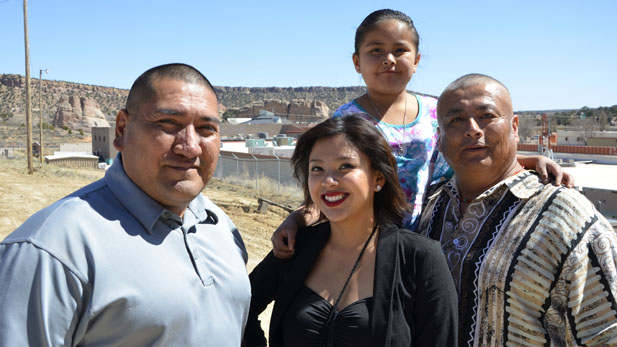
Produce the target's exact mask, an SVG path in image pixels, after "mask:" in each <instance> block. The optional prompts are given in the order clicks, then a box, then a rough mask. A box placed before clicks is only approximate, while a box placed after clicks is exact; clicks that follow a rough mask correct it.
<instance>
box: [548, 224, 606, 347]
mask: <svg viewBox="0 0 617 347" xmlns="http://www.w3.org/2000/svg"><path fill="white" fill-rule="evenodd" d="M564 283H565V285H566V286H567V288H568V291H567V298H566V300H567V303H568V305H567V307H568V312H567V315H568V321H569V323H570V324H569V326H570V328H571V333H572V335H573V336H574V337H575V339H576V341H577V344H578V345H584V346H615V345H617V301H616V297H617V235H616V234H615V231H614V230H613V228H612V227H611V225H610V224H609V223H608V222H607V221H606V220H605V219H604V218H602V217H601V216H600V217H599V219H598V221H596V222H595V223H594V224H593V225H592V226H591V228H590V229H589V230H587V232H586V235H585V237H583V239H582V240H581V242H579V244H578V245H577V246H576V247H575V248H574V249H573V250H572V252H571V254H570V256H569V257H568V258H567V259H566V262H565V264H564V268H563V270H562V276H560V279H559V281H558V284H557V286H560V285H562V284H564ZM555 294H556V295H554V297H553V298H552V300H558V299H560V298H558V297H557V296H559V292H558V291H556V292H555Z"/></svg>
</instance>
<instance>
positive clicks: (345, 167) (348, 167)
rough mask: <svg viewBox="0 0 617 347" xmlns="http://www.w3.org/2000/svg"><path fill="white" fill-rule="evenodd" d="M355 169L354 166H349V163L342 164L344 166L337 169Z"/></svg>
mask: <svg viewBox="0 0 617 347" xmlns="http://www.w3.org/2000/svg"><path fill="white" fill-rule="evenodd" d="M355 167H356V166H355V165H353V164H350V163H344V164H342V165H341V166H340V167H339V169H340V170H351V169H353V168H355Z"/></svg>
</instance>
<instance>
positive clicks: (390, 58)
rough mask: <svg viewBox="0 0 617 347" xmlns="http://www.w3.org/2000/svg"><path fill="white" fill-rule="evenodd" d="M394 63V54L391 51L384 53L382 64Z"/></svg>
mask: <svg viewBox="0 0 617 347" xmlns="http://www.w3.org/2000/svg"><path fill="white" fill-rule="evenodd" d="M394 63H396V59H395V57H394V54H392V53H388V54H386V56H385V57H384V60H383V64H384V65H394Z"/></svg>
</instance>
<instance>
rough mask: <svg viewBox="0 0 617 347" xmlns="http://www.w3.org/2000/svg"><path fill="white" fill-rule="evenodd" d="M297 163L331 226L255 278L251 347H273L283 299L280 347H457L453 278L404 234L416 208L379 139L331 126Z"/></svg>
mask: <svg viewBox="0 0 617 347" xmlns="http://www.w3.org/2000/svg"><path fill="white" fill-rule="evenodd" d="M291 161H292V164H293V167H294V171H295V176H296V177H297V178H298V179H299V180H300V182H301V183H302V186H303V188H304V193H305V199H306V204H307V205H306V206H314V207H315V208H317V209H318V210H319V211H321V213H322V214H323V215H324V216H325V217H327V221H326V222H323V223H320V224H317V225H314V226H310V227H307V228H305V229H301V230H300V231H299V233H298V236H297V242H296V252H295V254H294V256H293V257H292V258H291V259H288V260H281V259H278V258H275V257H274V256H273V255H272V253H270V254H269V255H268V256H267V257H266V258H265V259H264V260H263V261H262V262H261V263H260V264H259V265H258V266H257V267H256V268H255V269H254V270H253V272H252V273H251V275H250V278H251V285H252V299H251V310H250V313H249V320H248V323H247V327H246V332H245V344H246V345H247V346H265V337H264V333H263V331H262V330H261V328H260V326H259V320H258V315H259V314H260V313H261V312H262V311H263V310H264V309H265V307H266V306H267V305H268V304H269V303H270V302H271V301H272V300H275V304H274V309H273V313H272V318H271V321H270V335H269V336H270V345H271V346H294V347H296V346H297V347H302V346H333V347H338V346H341V347H343V346H360V347H361V346H455V345H456V334H457V330H456V329H457V322H456V318H457V309H456V308H457V301H456V297H457V295H456V291H455V289H454V285H453V282H452V278H451V276H450V272H449V270H448V267H447V265H446V261H445V259H444V256H443V253H442V251H441V248H440V246H439V244H438V243H437V242H434V241H431V240H428V239H426V238H424V237H422V236H420V235H417V234H415V233H412V232H410V231H408V230H405V229H401V228H400V227H399V226H397V224H398V223H400V220H401V217H402V215H403V213H404V211H405V209H406V208H407V204H406V202H405V197H404V195H403V192H402V191H401V188H400V185H399V184H398V177H397V173H396V172H397V170H396V163H395V160H394V158H393V156H392V154H391V150H390V147H389V146H388V144H387V143H386V141H385V140H384V139H383V137H382V136H381V134H380V133H379V131H378V130H377V129H376V128H375V127H374V126H373V125H372V124H371V123H370V122H368V121H366V120H364V119H362V118H360V117H354V116H348V117H341V118H333V119H328V120H326V121H324V122H322V123H320V124H318V125H317V126H315V127H313V128H312V129H310V130H309V131H307V132H306V133H305V134H304V135H302V137H300V139H299V140H298V143H297V145H296V150H295V152H294V155H293V157H292V160H291Z"/></svg>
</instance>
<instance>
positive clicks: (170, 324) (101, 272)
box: [0, 64, 251, 346]
mask: <svg viewBox="0 0 617 347" xmlns="http://www.w3.org/2000/svg"><path fill="white" fill-rule="evenodd" d="M219 122H220V121H219V116H218V104H217V98H216V94H215V91H214V89H213V88H212V86H211V85H210V82H208V80H207V79H206V78H205V77H204V76H203V75H202V74H201V73H200V72H199V71H197V70H196V69H195V68H193V67H191V66H188V65H184V64H168V65H162V66H158V67H155V68H152V69H150V70H148V71H146V72H145V73H144V74H142V75H141V76H140V77H139V78H138V79H137V80H136V81H135V83H134V84H133V87H132V88H131V91H130V93H129V96H128V99H127V105H126V109H123V110H120V111H119V112H118V115H117V119H116V140H115V142H114V145H115V146H116V148H117V149H118V150H119V151H120V153H119V154H118V157H117V158H116V160H115V161H114V164H113V165H112V167H111V168H110V169H109V170H108V171H107V173H106V174H105V177H104V178H103V179H101V180H99V181H97V182H94V183H92V184H90V185H88V186H86V187H84V188H82V189H80V190H78V191H76V192H74V193H73V194H71V195H69V196H67V197H65V198H63V199H61V200H59V201H57V202H55V203H54V204H52V205H51V206H49V207H47V208H45V209H43V210H41V211H39V212H37V213H36V214H34V215H33V216H32V217H30V218H29V219H28V220H27V221H26V222H25V223H24V224H23V225H22V226H20V227H19V228H18V229H17V230H15V231H14V232H13V233H12V234H11V235H9V236H8V237H7V238H6V239H5V240H4V241H3V242H2V243H0V346H76V345H79V346H89V345H99V346H100V345H105V346H239V345H240V342H241V337H242V333H243V329H244V325H245V322H246V318H247V311H248V307H249V302H250V295H251V294H250V284H249V281H248V276H247V273H246V268H245V264H246V260H247V254H246V250H245V247H244V243H243V242H242V238H241V237H240V234H239V233H238V230H237V229H236V227H235V226H234V224H233V223H232V222H231V220H230V219H229V217H228V216H227V215H226V214H225V213H224V212H223V211H221V210H220V209H219V208H218V207H217V206H216V205H214V204H213V203H212V202H211V201H210V200H209V199H208V198H206V197H205V196H203V195H202V194H201V191H202V190H203V188H204V187H205V185H206V183H208V181H209V180H210V178H211V177H212V174H213V173H214V170H215V168H216V162H217V158H218V154H219V148H220V137H219Z"/></svg>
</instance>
